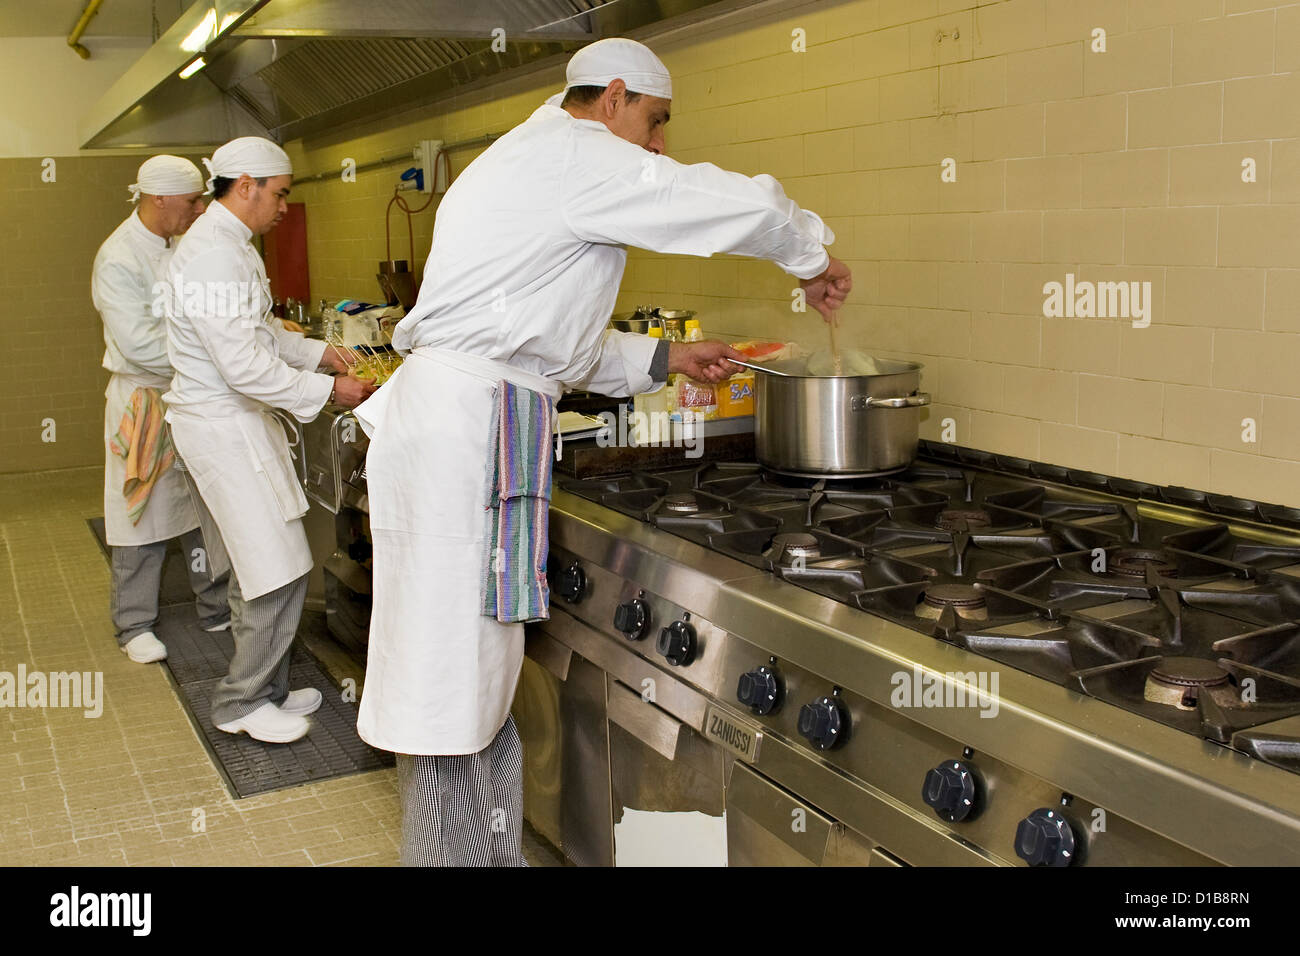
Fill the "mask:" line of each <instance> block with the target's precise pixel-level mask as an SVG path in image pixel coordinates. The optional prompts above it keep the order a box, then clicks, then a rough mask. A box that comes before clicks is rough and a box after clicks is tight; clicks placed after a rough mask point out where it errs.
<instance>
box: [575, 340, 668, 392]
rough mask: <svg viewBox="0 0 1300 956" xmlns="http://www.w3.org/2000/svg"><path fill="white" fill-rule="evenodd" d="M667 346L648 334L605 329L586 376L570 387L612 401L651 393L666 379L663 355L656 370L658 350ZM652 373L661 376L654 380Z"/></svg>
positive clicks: (665, 362) (665, 359) (662, 341)
mask: <svg viewBox="0 0 1300 956" xmlns="http://www.w3.org/2000/svg"><path fill="white" fill-rule="evenodd" d="M667 344H669V343H668V342H666V341H665V340H663V339H652V338H650V336H648V335H636V334H634V333H632V332H617V331H615V330H614V329H606V330H605V337H604V339H603V340H602V341H601V343H600V356H599V357H598V358H597V359H596V364H595V365H594V366H593V367H592V369H591V371H590V372H589V373H588V374H587V377H586V378H584V379H583V380H582V381H580V382H574V383H573V387H574V388H581V389H586V390H588V391H592V392H596V393H597V394H599V395H609V396H610V397H612V398H622V397H625V396H628V395H639V394H640V393H641V392H648V391H651V390H653V389H654V388H655V387H657V386H659V385H662V384H663V383H664V382H665V381H666V380H667V378H668V374H667V371H668V369H667V353H666V352H665V354H664V359H663V367H662V368H658V369H656V360H657V359H658V353H659V350H660V348H659V347H660V346H661V345H667ZM652 370H656V371H658V373H659V374H662V376H663V377H662V378H654V377H653V376H652V375H651V371H652Z"/></svg>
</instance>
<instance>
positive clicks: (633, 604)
mask: <svg viewBox="0 0 1300 956" xmlns="http://www.w3.org/2000/svg"><path fill="white" fill-rule="evenodd" d="M614 630H616V631H622V632H623V636H624V637H626V638H627V639H628V640H629V641H639V640H641V638H643V637H645V636H646V633H647V632H648V631H649V630H650V605H649V604H647V603H646V602H645V601H643V600H641V599H640V598H633V599H632V600H630V601H624V602H623V603H622V604H620V605H619V606H618V607H616V608H614Z"/></svg>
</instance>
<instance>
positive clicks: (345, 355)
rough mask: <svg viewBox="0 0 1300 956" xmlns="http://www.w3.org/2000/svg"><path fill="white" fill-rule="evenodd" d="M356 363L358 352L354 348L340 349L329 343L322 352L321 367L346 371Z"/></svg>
mask: <svg viewBox="0 0 1300 956" xmlns="http://www.w3.org/2000/svg"><path fill="white" fill-rule="evenodd" d="M356 364H357V353H356V352H354V351H352V349H338V348H335V347H334V346H332V345H327V346H325V351H324V352H323V353H321V357H320V367H321V368H332V369H333V370H334V371H336V372H346V371H347V370H348V369H349V368H351V367H352V366H353V365H356Z"/></svg>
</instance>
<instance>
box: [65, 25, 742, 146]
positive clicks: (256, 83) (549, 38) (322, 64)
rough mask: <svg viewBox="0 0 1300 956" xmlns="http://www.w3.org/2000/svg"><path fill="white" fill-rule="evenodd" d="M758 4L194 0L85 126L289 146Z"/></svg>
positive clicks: (92, 134)
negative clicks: (593, 47)
mask: <svg viewBox="0 0 1300 956" xmlns="http://www.w3.org/2000/svg"><path fill="white" fill-rule="evenodd" d="M756 2H757V0H474V2H467V0H370V2H361V0H196V2H195V3H193V4H192V5H191V6H190V7H189V8H188V9H186V11H185V12H184V13H183V14H181V16H180V17H179V18H178V19H177V21H176V22H175V23H174V24H173V25H172V26H171V27H170V28H169V29H168V30H167V32H166V33H165V34H163V36H162V37H160V38H159V39H158V41H157V42H156V43H154V45H153V46H152V47H150V48H149V49H148V50H146V51H145V53H144V54H143V55H142V56H141V58H140V59H139V60H138V61H137V62H136V63H135V64H134V65H133V66H132V67H131V68H130V69H129V70H128V71H127V72H126V73H125V74H124V75H123V76H122V77H121V78H120V79H119V80H118V81H117V83H115V84H114V85H113V86H112V87H111V88H110V89H109V90H108V91H107V92H106V93H105V94H104V96H103V97H102V98H101V99H100V100H99V101H98V102H97V103H95V104H94V106H92V107H91V108H90V110H89V111H88V112H87V113H86V114H85V115H84V116H83V117H82V118H81V121H80V123H79V127H78V132H79V135H80V138H81V142H82V146H83V147H84V148H87V149H94V148H105V149H107V148H124V147H135V146H148V147H169V148H178V147H193V146H205V145H209V144H213V143H220V142H223V141H225V140H227V139H230V138H232V137H235V136H245V135H253V134H256V135H261V136H269V137H270V138H272V139H275V140H277V141H279V142H285V141H288V140H291V139H296V138H298V137H301V136H305V135H311V134H313V133H317V132H320V131H321V130H325V129H330V128H338V127H341V126H346V125H348V124H349V123H352V122H355V121H358V120H363V119H375V118H379V117H382V116H384V115H388V114H391V113H395V112H399V111H401V110H404V109H409V108H411V107H413V106H417V105H421V104H425V103H430V102H433V101H436V100H437V99H439V98H441V97H444V96H447V95H450V94H452V93H453V92H456V91H460V90H463V89H465V88H466V87H468V86H470V85H471V84H476V85H477V84H483V83H486V82H492V81H493V80H495V79H499V78H501V77H502V76H503V75H505V74H507V73H509V72H511V71H515V70H518V69H520V68H521V67H525V66H531V67H534V68H536V67H541V66H545V65H546V63H545V61H547V60H549V59H550V58H555V62H556V63H557V64H558V63H559V62H562V58H563V56H565V55H567V54H569V53H571V52H572V51H574V50H576V49H578V48H579V47H581V46H583V45H584V44H586V43H590V42H592V41H594V40H598V39H600V38H601V37H604V36H638V37H641V38H644V37H645V36H648V35H650V34H652V33H654V32H657V31H658V30H659V29H661V28H662V29H669V28H673V27H677V26H680V25H683V24H686V23H690V22H693V21H697V20H701V19H705V18H711V17H713V16H717V15H721V14H723V13H726V12H730V11H731V10H735V9H737V8H739V7H744V6H750V5H752V4H754V3H756ZM183 77H184V78H183Z"/></svg>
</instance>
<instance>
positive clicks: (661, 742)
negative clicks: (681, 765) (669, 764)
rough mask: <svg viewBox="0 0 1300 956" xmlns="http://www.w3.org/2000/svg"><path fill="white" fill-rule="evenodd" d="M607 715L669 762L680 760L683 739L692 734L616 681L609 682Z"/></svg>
mask: <svg viewBox="0 0 1300 956" xmlns="http://www.w3.org/2000/svg"><path fill="white" fill-rule="evenodd" d="M606 712H607V714H608V716H609V719H610V720H611V721H613V722H614V723H616V724H618V725H619V726H620V727H622V728H623V729H624V730H626V731H627V732H628V733H630V734H631V735H632V736H633V737H635V738H636V739H637V740H639V741H641V743H643V744H645V745H646V746H647V747H649V748H650V749H651V750H653V751H655V753H657V754H659V755H660V756H661V757H663V758H665V759H666V760H676V759H677V749H678V747H679V746H680V745H681V742H682V738H684V737H685V736H686V735H687V734H689V733H690V732H691V731H690V728H689V727H687V726H686V725H685V724H684V723H682V722H681V721H680V720H678V719H677V718H676V717H674V716H672V715H671V714H668V713H666V712H664V711H662V710H660V709H659V708H658V707H656V706H655V705H654V704H652V703H649V702H648V701H645V700H643V699H642V698H641V696H640V695H639V694H637V692H636V691H634V690H631V689H629V688H625V687H623V685H621V684H619V683H617V682H615V681H610V682H609V701H608V704H607V709H606Z"/></svg>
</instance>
